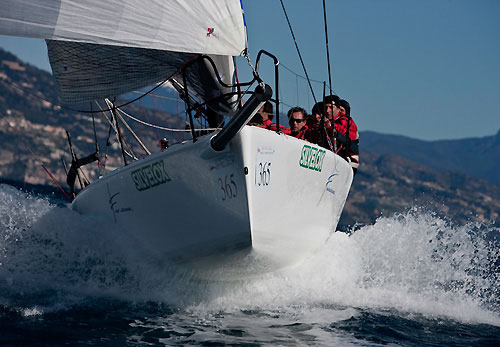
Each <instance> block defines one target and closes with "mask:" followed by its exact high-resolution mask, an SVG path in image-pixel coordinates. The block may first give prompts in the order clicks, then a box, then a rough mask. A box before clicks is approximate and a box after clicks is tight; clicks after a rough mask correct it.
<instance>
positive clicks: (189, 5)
mask: <svg viewBox="0 0 500 347" xmlns="http://www.w3.org/2000/svg"><path fill="white" fill-rule="evenodd" d="M0 34H1V35H11V36H23V37H34V38H42V39H50V40H63V41H73V42H85V43H94V44H101V45H113V46H123V47H136V48H149V49H157V50H166V51H174V52H184V53H201V54H218V55H230V56H236V55H240V54H241V52H242V51H243V50H244V49H245V47H246V31H245V25H244V20H243V12H242V8H241V3H240V0H189V1H186V0H148V1H144V0H105V1H103V0H2V4H1V6H0Z"/></svg>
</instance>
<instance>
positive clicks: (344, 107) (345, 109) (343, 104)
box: [338, 99, 351, 116]
mask: <svg viewBox="0 0 500 347" xmlns="http://www.w3.org/2000/svg"><path fill="white" fill-rule="evenodd" d="M338 106H339V108H340V111H341V112H342V113H343V114H345V115H348V116H350V115H351V105H349V102H347V100H343V99H340V100H339V102H338Z"/></svg>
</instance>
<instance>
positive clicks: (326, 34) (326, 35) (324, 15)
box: [323, 0, 333, 95]
mask: <svg viewBox="0 0 500 347" xmlns="http://www.w3.org/2000/svg"><path fill="white" fill-rule="evenodd" d="M323 18H324V20H325V42H326V61H327V63H328V83H329V87H330V95H332V94H333V93H332V73H331V71H330V47H329V46H328V27H327V24H326V4H325V0H323Z"/></svg>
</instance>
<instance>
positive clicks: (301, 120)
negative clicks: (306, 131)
mask: <svg viewBox="0 0 500 347" xmlns="http://www.w3.org/2000/svg"><path fill="white" fill-rule="evenodd" d="M303 121H305V119H296V118H290V123H293V122H295V123H302V122H303Z"/></svg>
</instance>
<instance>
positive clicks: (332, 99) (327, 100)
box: [324, 94, 340, 105]
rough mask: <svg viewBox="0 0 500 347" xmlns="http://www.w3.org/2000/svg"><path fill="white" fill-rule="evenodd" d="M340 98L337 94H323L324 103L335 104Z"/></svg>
mask: <svg viewBox="0 0 500 347" xmlns="http://www.w3.org/2000/svg"><path fill="white" fill-rule="evenodd" d="M339 100H340V98H339V97H338V96H337V95H334V94H333V95H328V96H325V100H324V103H325V104H332V105H337V104H338V102H339Z"/></svg>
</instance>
